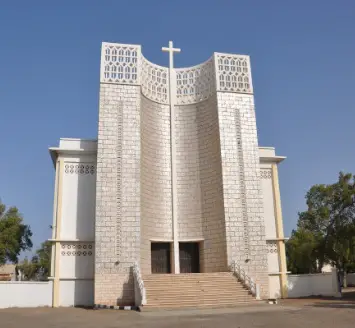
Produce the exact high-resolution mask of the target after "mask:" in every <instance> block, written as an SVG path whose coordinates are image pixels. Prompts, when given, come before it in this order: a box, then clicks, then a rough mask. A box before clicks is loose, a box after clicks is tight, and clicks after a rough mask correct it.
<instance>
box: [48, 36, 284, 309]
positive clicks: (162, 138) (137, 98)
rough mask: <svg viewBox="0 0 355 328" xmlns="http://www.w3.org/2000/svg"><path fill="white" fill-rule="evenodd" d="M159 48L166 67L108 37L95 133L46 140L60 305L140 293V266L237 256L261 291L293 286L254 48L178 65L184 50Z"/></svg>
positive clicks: (225, 262) (181, 268)
mask: <svg viewBox="0 0 355 328" xmlns="http://www.w3.org/2000/svg"><path fill="white" fill-rule="evenodd" d="M163 50H165V51H167V52H169V57H170V61H169V67H168V68H166V67H162V66H158V65H156V64H153V63H151V62H149V61H148V60H147V59H146V58H145V57H144V56H143V55H142V51H141V47H140V46H138V45H127V44H117V43H103V44H102V54H101V73H100V108H99V125H98V139H97V140H83V139H65V138H63V139H61V140H60V143H59V147H53V148H50V153H51V156H52V159H53V163H54V165H55V167H56V184H55V204H54V219H53V220H54V223H53V227H54V229H53V236H52V239H51V240H52V242H53V249H52V274H51V275H52V279H53V305H54V306H65V305H90V304H106V305H117V304H118V305H130V304H133V303H137V300H136V298H137V295H135V277H134V269H135V270H136V271H137V268H138V269H139V272H140V274H141V276H143V277H144V276H147V275H152V277H153V278H152V279H154V276H153V275H158V274H171V275H183V274H190V273H194V274H198V273H215V272H228V271H230V270H231V268H232V267H235V265H238V267H239V268H243V270H244V272H246V273H247V274H248V276H249V277H252V279H253V281H255V282H256V283H257V285H258V286H259V287H260V296H261V298H265V299H267V298H278V297H286V296H287V295H286V283H287V276H286V274H287V269H286V258H285V245H284V241H285V238H284V234H283V226H282V213H281V204H280V191H279V184H278V170H277V166H278V164H279V163H280V162H281V161H282V160H283V159H284V157H282V156H276V154H275V150H274V149H273V148H270V147H269V148H268V147H259V146H258V140H257V128H256V120H255V108H254V96H253V87H252V76H251V68H250V60H249V57H248V56H244V55H232V54H224V53H214V54H213V56H212V57H211V58H210V59H209V60H207V61H206V62H204V63H202V64H200V65H197V66H193V67H188V68H174V66H173V56H174V53H176V52H178V51H179V49H175V48H173V46H172V43H170V44H169V48H164V49H163ZM136 271H135V272H136ZM143 283H144V279H143V281H142V284H143ZM146 302H147V303H148V304H149V298H148V299H147V300H146Z"/></svg>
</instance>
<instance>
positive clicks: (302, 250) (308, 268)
mask: <svg viewBox="0 0 355 328" xmlns="http://www.w3.org/2000/svg"><path fill="white" fill-rule="evenodd" d="M317 246H318V241H317V239H316V238H315V236H314V235H313V234H312V233H311V232H310V231H308V230H305V229H302V228H298V229H297V230H293V231H292V235H291V238H290V239H289V240H288V241H287V243H286V257H287V262H288V269H289V270H290V271H291V272H292V273H294V274H304V273H317V272H319V271H320V269H321V268H320V267H319V261H318V252H317Z"/></svg>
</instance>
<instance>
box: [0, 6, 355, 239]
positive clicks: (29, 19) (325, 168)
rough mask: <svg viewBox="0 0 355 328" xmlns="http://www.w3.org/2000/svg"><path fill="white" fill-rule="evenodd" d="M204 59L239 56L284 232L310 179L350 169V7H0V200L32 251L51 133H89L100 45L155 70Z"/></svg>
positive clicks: (353, 94) (42, 226) (50, 175)
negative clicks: (246, 58)
mask: <svg viewBox="0 0 355 328" xmlns="http://www.w3.org/2000/svg"><path fill="white" fill-rule="evenodd" d="M169 40H173V41H174V42H175V45H176V46H177V47H180V48H182V53H181V54H179V55H177V56H176V65H177V66H189V65H194V64H197V63H200V62H202V61H204V60H206V59H207V58H209V57H210V56H211V54H212V52H214V51H217V52H230V53H241V54H249V55H251V63H252V71H253V84H254V90H255V101H256V114H257V124H258V130H259V144H260V145H262V146H275V147H276V150H277V154H278V155H285V156H287V157H288V159H287V160H286V161H285V162H284V163H282V165H281V166H280V182H281V193H282V205H283V214H284V221H285V231H286V234H287V235H289V234H290V232H291V230H292V229H293V228H294V227H295V224H296V221H297V212H298V211H300V210H303V209H304V208H305V202H304V195H305V192H306V191H307V190H308V188H309V187H310V186H311V185H313V184H316V183H328V182H332V181H334V180H336V179H337V175H338V172H339V171H340V170H345V171H350V172H353V173H355V168H354V163H355V153H354V149H353V143H354V140H355V129H354V122H355V108H354V103H355V65H354V61H355V42H354V40H355V2H354V1H350V0H349V1H341V0H338V1H329V0H323V1H320V0H311V1H310V0H308V1H305V0H299V1H282V0H278V1H276V0H275V1H273V0H269V1H264V0H260V1H239V0H234V1H222V0H219V1H217V0H215V1H211V0H204V1H202V0H198V1H197V0H194V1H192V0H189V1H185V0H179V1H167V0H165V1H153V0H150V1H145V0H141V1H137V0H136V1H118V0H116V1H113V0H111V1H108V0H102V1H89V0H86V1H79V0H75V1H68V0H66V1H59V2H58V1H25V0H23V1H15V0H13V1H11V2H10V1H6V2H5V1H4V3H2V4H1V8H0V42H1V50H0V111H1V112H0V123H1V126H0V198H1V199H2V201H3V202H4V203H5V204H7V205H16V206H18V207H19V209H20V211H21V212H22V213H23V215H24V217H25V220H26V222H27V223H29V224H30V225H31V228H32V230H33V232H34V244H35V246H38V245H39V244H40V243H41V242H42V241H44V240H45V239H46V238H48V237H49V236H50V229H49V228H48V226H49V225H50V224H51V223H52V206H53V188H54V187H53V184H54V183H53V182H54V169H53V166H52V163H51V160H50V157H49V154H48V150H47V148H48V147H50V146H56V145H58V140H59V138H60V137H82V138H96V134H97V132H96V129H97V118H98V95H99V94H98V93H99V64H100V44H101V42H102V41H108V42H122V43H133V44H142V46H143V52H144V54H145V56H146V57H147V58H149V60H151V61H153V62H155V63H158V64H162V65H166V64H167V60H168V58H167V55H166V54H164V53H162V52H161V50H160V49H161V47H162V46H166V45H167V43H168V41H169Z"/></svg>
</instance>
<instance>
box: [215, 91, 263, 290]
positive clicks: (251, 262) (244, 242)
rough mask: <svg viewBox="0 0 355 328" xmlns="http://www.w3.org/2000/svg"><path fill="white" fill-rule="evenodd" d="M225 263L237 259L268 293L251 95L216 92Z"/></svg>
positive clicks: (253, 110)
mask: <svg viewBox="0 0 355 328" xmlns="http://www.w3.org/2000/svg"><path fill="white" fill-rule="evenodd" d="M217 99H218V115H219V129H220V140H221V157H222V175H223V194H224V210H225V224H226V238H227V252H228V263H229V264H231V263H232V261H237V262H238V263H239V264H240V265H242V266H244V267H245V269H246V271H247V272H248V273H249V274H250V276H251V277H255V278H256V280H257V282H258V283H259V284H260V285H261V292H262V296H264V297H268V274H267V250H266V241H265V226H264V218H263V203H262V193H261V183H260V177H259V157H258V156H259V155H258V140H257V131H256V120H255V109H254V99H253V96H252V95H243V94H236V93H227V92H223V93H222V92H218V93H217Z"/></svg>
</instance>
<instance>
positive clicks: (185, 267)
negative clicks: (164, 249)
mask: <svg viewBox="0 0 355 328" xmlns="http://www.w3.org/2000/svg"><path fill="white" fill-rule="evenodd" d="M179 256H180V273H199V272H200V249H199V243H179Z"/></svg>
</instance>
